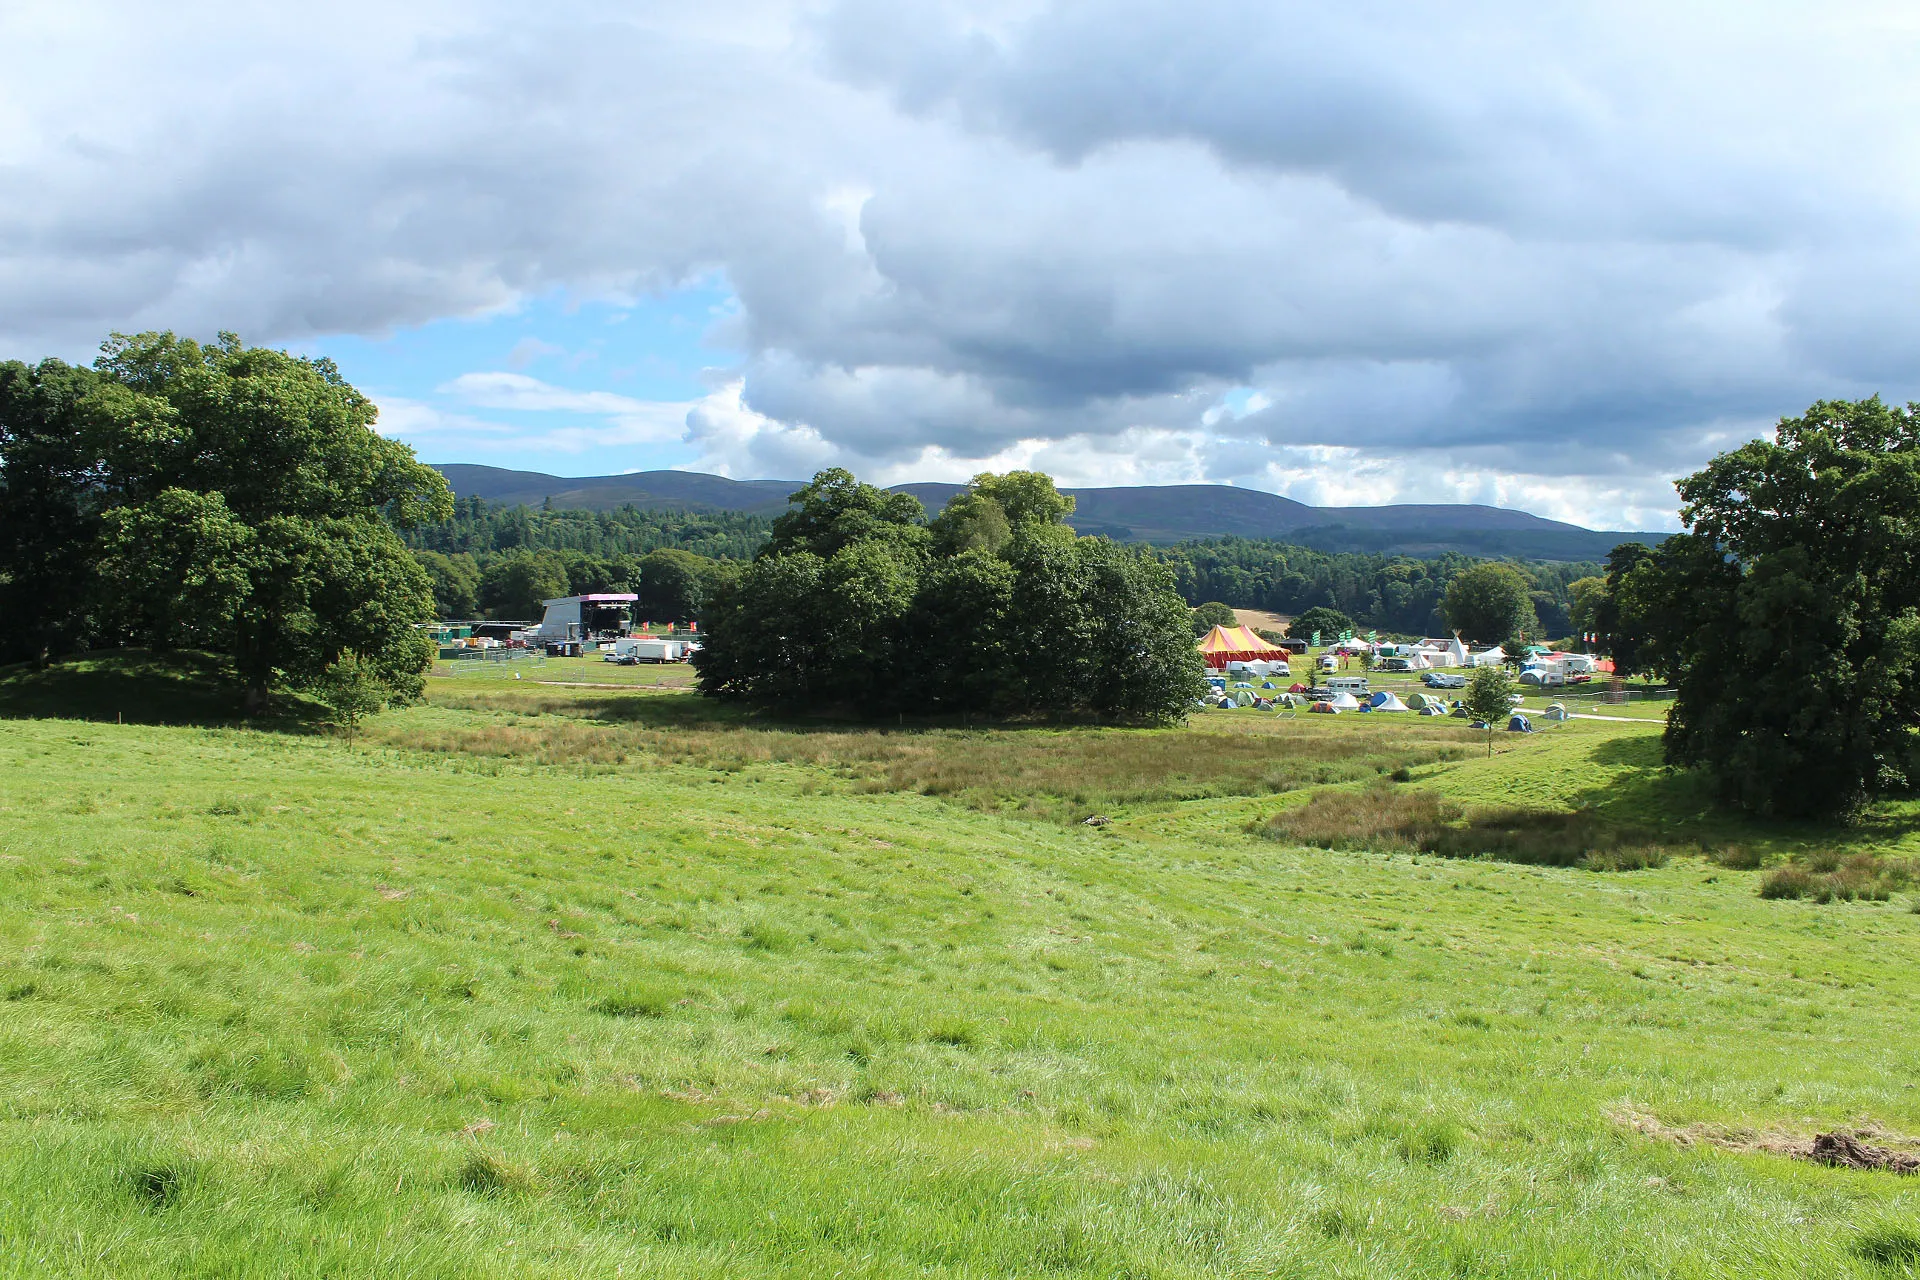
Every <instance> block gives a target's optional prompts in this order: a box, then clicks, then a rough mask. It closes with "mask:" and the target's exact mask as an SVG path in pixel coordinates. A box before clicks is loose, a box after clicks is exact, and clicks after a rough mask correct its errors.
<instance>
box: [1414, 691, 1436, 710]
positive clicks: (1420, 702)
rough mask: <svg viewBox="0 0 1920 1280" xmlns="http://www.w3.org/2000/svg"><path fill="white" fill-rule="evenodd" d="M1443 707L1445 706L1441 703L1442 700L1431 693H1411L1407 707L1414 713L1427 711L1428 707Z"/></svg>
mask: <svg viewBox="0 0 1920 1280" xmlns="http://www.w3.org/2000/svg"><path fill="white" fill-rule="evenodd" d="M1441 705H1444V704H1443V703H1441V700H1440V699H1439V698H1436V697H1434V696H1433V695H1432V694H1430V693H1410V694H1408V695H1407V706H1408V707H1409V708H1410V709H1412V710H1414V711H1425V710H1426V709H1427V708H1428V707H1432V706H1441Z"/></svg>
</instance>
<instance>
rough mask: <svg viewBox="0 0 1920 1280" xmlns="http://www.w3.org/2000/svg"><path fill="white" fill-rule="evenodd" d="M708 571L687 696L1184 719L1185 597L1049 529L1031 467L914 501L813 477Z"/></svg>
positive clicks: (1149, 566) (1067, 504)
mask: <svg viewBox="0 0 1920 1280" xmlns="http://www.w3.org/2000/svg"><path fill="white" fill-rule="evenodd" d="M793 503H794V505H793V507H792V509H791V510H789V511H788V512H787V513H786V514H785V515H782V516H781V517H780V518H779V519H777V520H775V521H774V524H773V529H772V536H771V537H770V538H769V540H768V542H767V545H766V546H765V547H764V548H763V549H762V550H761V552H760V554H759V555H758V556H757V557H756V558H755V559H754V561H753V563H752V564H751V565H749V566H747V567H746V568H745V569H744V570H743V571H742V572H741V573H740V574H739V576H738V577H737V579H735V580H733V581H730V582H727V581H723V582H721V583H719V584H718V585H717V586H716V587H715V589H714V591H713V594H712V598H711V599H710V600H709V601H708V602H707V608H706V614H705V616H704V618H703V629H704V632H705V644H706V647H705V648H704V649H703V650H702V651H701V652H700V653H699V654H697V655H696V656H695V659H694V661H695V666H696V669H697V670H698V672H699V678H700V688H701V691H702V692H703V693H705V694H708V695H709V696H713V697H723V698H737V699H742V700H747V701H753V702H759V703H763V704H771V705H779V706H783V707H788V708H794V709H815V710H828V709H840V710H850V711H856V712H860V713H865V714H884V713H892V712H897V711H905V710H913V711H916V712H944V713H954V712H961V713H975V714H982V715H991V716H1005V717H1028V716H1067V717H1077V716H1087V717H1095V718H1099V719H1104V720H1111V721H1119V722H1132V723H1166V722H1169V721H1173V720H1177V719H1179V718H1180V717H1182V716H1183V715H1184V714H1185V712H1186V709H1187V708H1188V707H1189V706H1190V705H1191V704H1192V700H1193V699H1194V698H1195V697H1196V696H1198V694H1199V693H1200V692H1201V691H1202V689H1203V688H1204V682H1203V681H1202V679H1201V676H1200V661H1199V657H1198V655H1197V653H1196V652H1195V650H1194V646H1193V636H1192V632H1191V629H1190V626H1189V618H1190V616H1191V614H1190V611H1189V610H1188V608H1187V606H1186V604H1185V602H1184V601H1183V600H1181V599H1180V597H1179V595H1178V593H1176V592H1175V591H1174V590H1173V581H1172V575H1171V574H1170V573H1169V572H1168V571H1167V570H1166V568H1165V567H1164V566H1163V565H1161V564H1159V563H1158V562H1157V561H1155V560H1153V559H1152V558H1150V557H1148V556H1145V555H1142V554H1140V553H1139V552H1138V551H1136V550H1133V549H1130V548H1123V547H1120V546H1117V545H1115V544H1114V543H1112V542H1109V541H1107V540H1106V539H1104V538H1079V537H1075V536H1074V533H1073V530H1072V529H1070V528H1068V527H1067V526H1066V525H1065V524H1064V523H1062V521H1063V519H1064V517H1065V515H1066V514H1067V513H1068V512H1070V511H1071V510H1072V504H1071V500H1070V499H1068V498H1066V497H1064V496H1062V495H1060V494H1058V493H1057V492H1055V491H1054V489H1053V484H1052V481H1051V480H1049V479H1047V477H1045V476H1043V475H1039V474H1038V473H1033V472H1025V473H1022V472H1015V473H1012V474H1010V475H1006V476H993V475H983V476H978V477H975V479H974V481H973V483H972V484H971V485H969V486H968V488H967V490H966V491H964V492H963V493H961V494H959V495H956V497H955V498H954V499H953V501H952V502H950V503H949V504H948V506H947V508H946V509H945V510H944V511H943V512H942V513H941V514H940V516H939V517H937V518H936V519H935V520H933V521H932V522H931V524H929V523H927V522H926V520H925V514H924V511H923V510H922V508H921V507H920V504H919V502H918V501H917V500H916V499H914V498H912V497H911V496H909V495H906V494H895V493H888V492H886V491H885V490H881V489H877V488H874V487H873V486H871V485H864V484H861V483H860V482H859V481H857V480H855V479H854V477H853V476H852V475H850V474H849V473H847V472H845V471H840V470H829V471H823V472H821V473H820V474H819V475H817V476H815V477H814V479H813V481H812V482H811V483H810V484H808V485H807V486H806V487H805V488H804V489H802V490H801V491H800V492H799V493H797V494H795V495H794V498H793Z"/></svg>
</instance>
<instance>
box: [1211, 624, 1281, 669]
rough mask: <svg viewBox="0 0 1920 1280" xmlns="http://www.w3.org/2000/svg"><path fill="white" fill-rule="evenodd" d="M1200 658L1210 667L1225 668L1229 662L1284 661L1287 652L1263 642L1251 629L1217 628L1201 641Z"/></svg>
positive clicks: (1277, 646)
mask: <svg viewBox="0 0 1920 1280" xmlns="http://www.w3.org/2000/svg"><path fill="white" fill-rule="evenodd" d="M1200 656H1201V657H1202V658H1204V659H1206V663H1207V665H1208V666H1210V667H1224V666H1226V665H1227V664H1228V663H1229V662H1255V661H1260V660H1265V661H1268V662H1279V661H1284V660H1285V659H1286V657H1287V651H1286V650H1285V649H1282V648H1281V647H1280V646H1279V645H1277V644H1269V643H1267V642H1266V641H1265V640H1262V639H1261V638H1260V637H1259V636H1257V635H1255V634H1254V633H1253V630H1252V628H1250V627H1215V628H1214V629H1213V630H1211V631H1209V632H1207V634H1206V638H1205V639H1203V640H1201V641H1200Z"/></svg>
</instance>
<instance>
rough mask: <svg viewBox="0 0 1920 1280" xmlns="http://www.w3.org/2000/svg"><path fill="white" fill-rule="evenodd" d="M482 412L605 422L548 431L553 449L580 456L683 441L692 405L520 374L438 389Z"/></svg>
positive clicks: (466, 377)
mask: <svg viewBox="0 0 1920 1280" xmlns="http://www.w3.org/2000/svg"><path fill="white" fill-rule="evenodd" d="M440 393H441V394H442V395H447V396H451V397H453V398H455V399H457V400H460V401H463V402H464V403H466V404H470V405H474V406H476V407H478V408H482V409H504V410H509V411H512V412H517V413H547V414H554V413H562V414H582V415H588V416H593V417H600V418H604V419H606V422H605V424H604V425H600V426H593V427H588V426H571V427H560V428H554V429H551V430H548V431H546V432H544V433H543V435H542V438H543V439H547V440H552V441H554V442H555V446H554V447H556V448H563V449H569V450H571V451H576V452H577V451H578V450H580V449H582V448H585V447H586V446H587V445H589V444H599V445H608V444H659V443H663V442H666V441H673V440H680V439H683V438H685V435H686V428H687V413H688V411H689V410H691V409H692V408H693V404H694V402H692V401H668V400H636V399H634V398H633V397H632V396H623V395H616V394H614V393H613V392H611V391H574V390H570V389H568V388H566V387H556V386H554V385H552V384H551V383H546V382H542V381H540V380H539V379H538V378H532V377H529V376H527V375H526V374H524V373H503V372H502V373H463V374H461V375H460V376H459V377H457V378H455V379H453V380H452V381H451V382H448V383H445V384H444V385H442V386H441V387H440Z"/></svg>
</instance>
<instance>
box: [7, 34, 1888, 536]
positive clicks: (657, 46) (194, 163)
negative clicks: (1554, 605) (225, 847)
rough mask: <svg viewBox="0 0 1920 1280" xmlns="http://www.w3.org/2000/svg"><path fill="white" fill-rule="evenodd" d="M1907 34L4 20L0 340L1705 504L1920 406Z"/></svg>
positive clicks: (1532, 496) (721, 435)
mask: <svg viewBox="0 0 1920 1280" xmlns="http://www.w3.org/2000/svg"><path fill="white" fill-rule="evenodd" d="M1916 55H1920V9H1916V8H1915V7H1914V6H1911V5H1893V4H1869V3H1859V4H1847V3H1827V4H1819V5H1815V4H1794V5H1787V4H1769V3H1765V2H1764V0H1740V2H1738V3H1716V2H1714V0H1702V2H1701V3H1695V4H1689V5H1673V4H1671V3H1662V4H1652V3H1637V2H1635V0H1622V2H1621V3H1615V4H1609V5H1604V6H1596V5H1591V4H1581V5H1574V4H1556V3H1539V4H1532V5H1525V6H1521V5H1513V4H1510V3H1509V4H1500V5H1495V4H1489V3H1477V2H1476V0H1455V2H1453V3H1448V4H1444V5H1442V4H1437V3H1420V2H1418V0H1414V2H1412V3H1409V2H1408V0H1400V2H1399V3H1395V4H1382V3H1373V2H1370V0H1348V2H1347V3H1342V4H1337V5H1333V4H1326V3H1324V2H1320V3H1294V2H1292V0H1267V2H1265V3H1261V4H1248V3H1245V2H1244V0H1232V2H1228V0H1189V3H1185V4H1179V5H1173V4H1167V3H1164V0H1158V2H1153V3H1149V2H1147V0H1061V2H1059V3H1044V2H1041V0H984V2H982V3H973V4H965V3H943V2H939V0H930V2H927V3H921V2H920V0H807V2H803V3H776V2H775V0H702V3H699V4H688V3H685V2H684V0H677V2H675V3H644V2H643V3H622V4H617V5H616V4H593V3H585V2H582V0H547V3H543V4H539V5H526V4H512V5H509V4H505V3H497V2H496V0H420V2H410V0H382V2H381V3H363V2H362V0H332V2H331V3H329V4H328V5H327V6H324V7H323V8H321V9H313V8H310V7H307V6H294V5H284V4H264V3H253V4H247V3H202V2H199V0H175V2H174V3H169V4H167V5H155V4H151V3H141V2H136V0H124V2H119V3H115V2H110V0H57V2H53V0H10V2H9V3H8V4H6V5H4V6H0V358H20V359H38V358H41V357H45V356H58V357H61V358H63V359H69V360H84V359H89V358H91V355H92V353H93V351H94V349H95V348H96V347H97V345H98V344H99V342H100V341H101V339H102V338H104V337H105V336H106V334H108V333H109V332H113V331H136V330H141V329H172V330H174V331H176V332H180V333H184V334H190V335H193V336H199V337H211V336H212V335H213V334H215V333H216V332H218V331H221V330H231V331H234V332H237V333H239V334H240V335H241V336H242V337H243V338H244V339H245V340H246V341H248V342H251V343H259V344H268V345H274V346H281V347H285V348H287V349H289V350H293V351H297V352H301V353H304V354H313V355H327V356H330V357H332V358H333V359H334V360H335V361H336V362H337V363H338V364H339V365H340V367H341V369H342V371H343V373H344V374H345V375H346V376H347V377H348V378H349V379H350V380H351V381H352V382H354V384H355V385H356V386H359V387H360V388H362V389H363V390H365V391H366V392H367V393H368V394H369V395H371V396H372V397H373V398H374V399H375V400H376V401H377V402H378V403H379V404H380V405H381V408H382V414H381V423H380V429H381V430H383V431H386V432H387V433H389V434H392V435H394V436H397V437H398V438H400V439H403V440H405V441H407V442H408V443H409V444H411V445H412V446H413V447H414V448H415V449H416V450H417V451H418V453H419V454H420V456H421V457H422V458H423V459H424V460H426V461H429V462H439V463H445V462H482V463H490V464H493V465H498V466H511V467H517V468H523V469H529V470H539V471H547V472H552V473H555V474H560V475H596V474H610V473H614V472H622V471H633V470H645V469H651V468H656V467H678V468H686V469H694V470H705V471H713V472H717V473H720V474H724V475H730V476H735V477H738V478H742V479H747V478H779V479H788V478H803V477H805V476H807V475H809V474H811V473H812V472H813V471H814V470H817V469H818V468H820V467H822V466H828V465H840V466H846V467H849V468H851V469H852V470H854V471H855V472H856V473H857V474H859V475H860V476H861V477H862V478H864V479H868V480H872V481H875V482H879V483H888V484H891V483H899V482H902V481H906V480H936V479H942V480H959V479H965V478H966V477H968V476H970V475H972V474H974V473H976V472H978V471H982V470H1006V469H1008V468H1010V467H1016V466H1018V467H1038V468H1040V469H1043V470H1046V471H1048V472H1050V473H1052V474H1053V475H1055V476H1056V477H1057V478H1058V479H1059V480H1060V481H1061V482H1062V483H1063V484H1071V485H1092V484H1166V483H1202V482H1207V483H1221V484H1235V485H1242V486H1247V487H1252V488H1257V489H1265V490H1269V491H1272V492H1277V493H1284V494H1286V495H1288V496H1290V497H1294V498H1298V499H1301V500H1303V501H1308V502H1319V503H1342V504H1346V503H1382V502H1406V501H1423V502H1452V501H1471V502H1489V503H1495V504H1498V505H1503V506H1511V507H1519V508H1522V509H1525V510H1529V511H1534V512H1536V513H1538V514H1541V515H1545V516H1550V517H1555V518H1559V519H1567V520H1572V521H1575V522H1577V523H1581V524H1585V525H1588V526H1591V527H1596V528H1607V529H1665V528H1673V527H1676V523H1677V521H1676V505H1677V504H1676V499H1675V496H1674V493H1673V488H1672V481H1673V479H1674V478H1675V477H1677V476H1679V475H1683V474H1685V473H1687V472H1689V471H1691V470H1693V469H1695V468H1697V467H1698V466H1699V465H1701V464H1702V463H1703V462H1705V461H1706V460H1707V459H1708V458H1709V457H1711V456H1712V455H1713V454H1714V453H1716V452H1719V451H1720V450H1722V449H1725V448H1728V447H1731V446H1732V445H1735V444H1737V443H1739V442H1741V441H1743V440H1746V439H1749V438H1752V437H1753V436H1755V435H1759V434H1764V433H1765V432H1766V431H1767V430H1768V429H1769V427H1770V425H1771V424H1772V423H1774V422H1775V421H1777V420H1778V419H1779V418H1780V417H1782V416H1785V415H1792V414H1797V413H1798V412H1800V411H1801V410H1804V409H1805V408H1806V407H1807V406H1808V405H1809V404H1811V403H1813V402H1814V401H1816V400H1820V399H1825V398H1853V397H1859V396H1865V395H1869V394H1875V393H1878V394H1881V395H1883V396H1885V397H1886V398H1888V399H1889V400H1899V401H1904V400H1907V399H1910V398H1920V217H1917V216H1916V214H1920V77H1915V76H1913V75H1912V74H1911V68H1912V67H1913V66H1914V65H1917V64H1920V57H1916Z"/></svg>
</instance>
